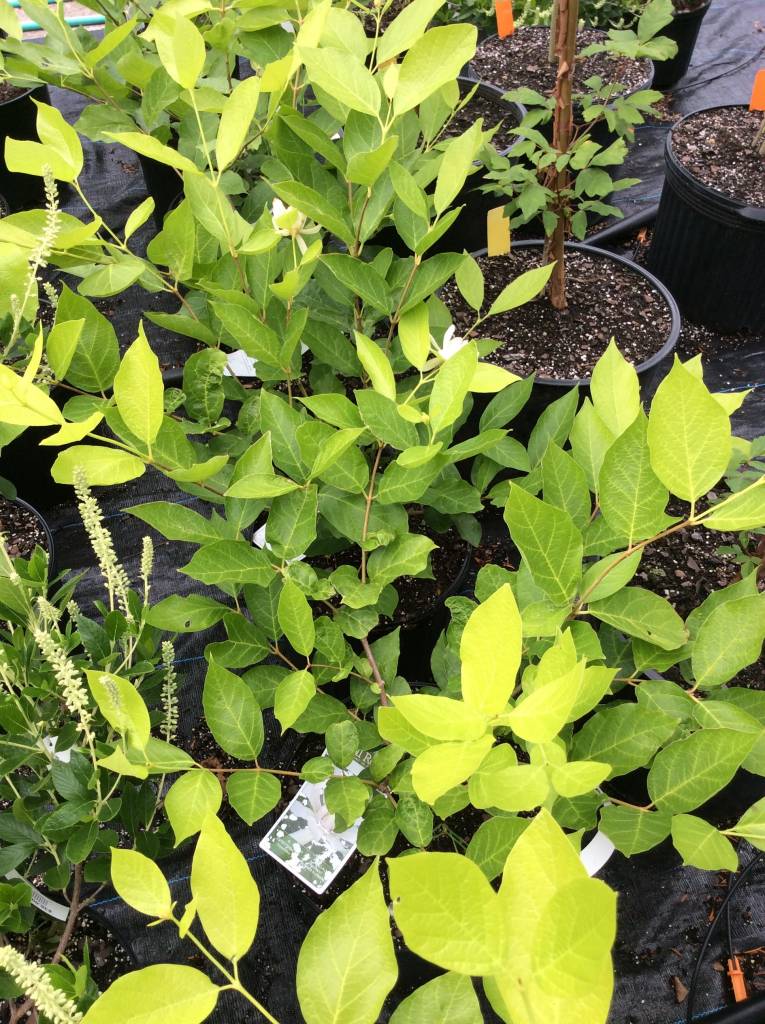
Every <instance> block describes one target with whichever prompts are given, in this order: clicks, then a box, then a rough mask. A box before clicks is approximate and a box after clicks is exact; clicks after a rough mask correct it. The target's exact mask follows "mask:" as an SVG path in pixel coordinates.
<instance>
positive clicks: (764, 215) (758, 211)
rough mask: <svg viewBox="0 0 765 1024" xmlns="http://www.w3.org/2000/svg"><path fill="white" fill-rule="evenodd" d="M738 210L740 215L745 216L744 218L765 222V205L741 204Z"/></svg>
mask: <svg viewBox="0 0 765 1024" xmlns="http://www.w3.org/2000/svg"><path fill="white" fill-rule="evenodd" d="M737 212H738V215H739V217H743V218H744V220H753V221H756V222H757V223H758V224H765V206H740V207H739V209H738V211H737Z"/></svg>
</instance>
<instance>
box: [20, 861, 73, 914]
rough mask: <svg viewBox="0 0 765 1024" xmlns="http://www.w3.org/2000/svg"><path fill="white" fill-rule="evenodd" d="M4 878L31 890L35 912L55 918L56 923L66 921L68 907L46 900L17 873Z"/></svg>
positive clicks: (45, 897) (46, 898)
mask: <svg viewBox="0 0 765 1024" xmlns="http://www.w3.org/2000/svg"><path fill="white" fill-rule="evenodd" d="M5 877H6V878H11V879H13V881H14V882H23V883H24V885H28V886H29V888H30V889H31V890H32V906H33V907H34V908H35V909H36V910H40V911H42V913H43V914H47V915H48V917H55V918H56V920H57V921H66V919H67V917H69V907H65V906H64V904H63V903H56V902H55V900H51V899H48V897H47V896H43V894H42V893H41V892H40V891H39V890H38V889H36V888H35V887H34V886H33V885H32V883H31V882H28V881H27V880H26V878H24V877H23V876H22V875H20V874H19V873H18V871H16V870H13V871H9V872H8V873H7V875H6V876H5Z"/></svg>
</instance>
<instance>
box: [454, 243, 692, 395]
mask: <svg viewBox="0 0 765 1024" xmlns="http://www.w3.org/2000/svg"><path fill="white" fill-rule="evenodd" d="M543 245H544V240H543V239H525V240H524V241H522V242H515V243H513V248H514V249H531V248H532V247H534V248H536V247H542V246H543ZM566 248H567V249H568V250H573V251H574V252H583V253H585V254H587V255H589V256H604V257H606V259H610V260H613V261H614V262H615V263H622V264H624V265H625V266H626V267H628V268H629V269H630V270H633V271H634V272H635V273H636V274H637V275H638V276H639V277H644V278H645V279H646V280H647V281H648V283H649V284H650V285H651V287H652V288H653V289H654V291H657V292H658V293H659V294H660V295H661V297H662V298H663V299H664V301H665V303H666V304H667V306H668V308H669V312H670V316H671V318H672V324H671V326H670V329H669V335H668V337H667V339H666V341H665V342H664V344H663V345H662V346H661V348H660V349H659V350H658V352H654V354H653V355H652V356H649V357H648V359H645V360H644V361H643V362H642V363H639V364H638V365H637V366H636V367H635V371H636V372H637V373H638V374H641V373H645V372H646V371H647V370H652V369H653V368H654V367H655V366H658V364H659V363H660V362H661V361H662V360H663V359H666V358H667V356H669V355H670V354H671V353H672V352H673V351H674V348H675V346H676V345H677V339H678V338H679V337H680V330H681V327H682V320H681V317H680V310H679V308H678V305H677V303H676V302H675V300H674V298H673V297H672V294H671V292H670V291H669V289H668V288H667V287H666V285H664V284H662V282H661V281H660V280H659V279H658V278H657V277H654V275H653V274H652V273H651V272H650V271H648V270H646V268H645V267H641V266H640V265H639V264H637V263H635V262H633V260H631V259H628V258H627V257H626V256H621V255H620V254H619V253H615V252H609V251H608V250H607V249H599V248H598V247H597V246H595V245H588V244H587V243H586V242H566ZM471 255H472V256H473V257H477V256H485V255H486V249H485V248H484V249H478V250H477V251H476V252H474V253H471ZM591 382H592V377H579V378H575V377H565V378H554V377H535V378H534V385H535V386H536V385H538V384H545V385H548V386H550V387H560V388H573V387H589V385H590V383H591Z"/></svg>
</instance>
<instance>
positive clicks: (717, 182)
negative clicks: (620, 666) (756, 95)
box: [672, 107, 765, 207]
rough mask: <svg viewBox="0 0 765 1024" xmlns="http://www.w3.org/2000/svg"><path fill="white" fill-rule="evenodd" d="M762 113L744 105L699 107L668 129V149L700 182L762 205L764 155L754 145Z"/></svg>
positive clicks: (763, 197) (764, 195) (745, 201)
mask: <svg viewBox="0 0 765 1024" xmlns="http://www.w3.org/2000/svg"><path fill="white" fill-rule="evenodd" d="M762 116H763V115H762V113H760V112H758V111H756V110H747V109H746V108H745V107H713V108H712V109H711V110H701V111H699V112H698V113H696V114H694V115H693V116H692V117H690V118H688V119H687V120H686V121H683V123H682V124H680V125H678V126H677V127H676V128H674V129H673V130H672V151H673V153H674V154H675V157H676V158H677V160H679V162H680V163H681V164H682V166H683V167H684V168H685V169H686V170H687V171H688V172H689V174H692V175H693V177H694V178H696V179H697V180H698V181H700V182H701V183H702V184H704V185H707V186H708V187H709V188H713V189H714V190H715V191H716V192H719V193H720V194H721V195H724V196H728V198H729V199H737V200H738V201H739V202H742V203H747V204H749V205H750V206H762V207H765V157H761V156H759V155H758V154H757V152H756V150H755V148H754V138H755V133H756V131H757V129H758V127H759V125H760V124H761V123H762Z"/></svg>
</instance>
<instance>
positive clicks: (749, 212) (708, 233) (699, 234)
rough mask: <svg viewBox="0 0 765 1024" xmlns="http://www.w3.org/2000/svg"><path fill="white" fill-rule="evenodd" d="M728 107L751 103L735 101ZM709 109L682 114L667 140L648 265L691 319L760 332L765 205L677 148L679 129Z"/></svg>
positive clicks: (763, 324) (764, 314)
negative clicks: (710, 176) (717, 183)
mask: <svg viewBox="0 0 765 1024" xmlns="http://www.w3.org/2000/svg"><path fill="white" fill-rule="evenodd" d="M706 109H707V110H714V109H719V108H716V107H709V108H706ZM728 109H739V110H741V111H745V110H746V109H747V108H746V107H745V106H744V105H743V104H732V105H730V107H729V108H728ZM705 112H706V111H705V110H702V111H696V112H694V113H693V114H689V115H688V116H687V117H684V118H683V119H682V120H681V121H679V122H678V123H677V125H675V126H674V127H673V129H672V131H671V132H670V133H669V135H668V137H667V143H666V149H665V159H664V163H665V175H666V176H665V179H664V188H663V190H662V194H661V202H660V204H659V212H658V214H657V217H656V225H655V228H654V233H653V238H652V240H651V247H650V249H649V251H648V267H649V269H650V270H651V272H652V273H654V274H655V275H656V276H657V277H658V278H659V279H660V280H661V281H663V282H664V284H665V285H666V286H667V287H668V288H669V289H670V290H671V291H672V294H673V295H674V296H675V298H676V300H677V302H678V305H679V306H680V309H681V310H682V311H683V315H684V316H687V317H688V318H689V319H691V320H695V321H697V322H698V323H702V324H707V325H709V326H711V327H716V328H718V329H720V330H723V331H739V330H744V329H748V330H752V331H761V330H763V328H765V207H762V206H748V205H747V204H746V203H745V202H741V201H739V200H736V199H732V198H730V197H728V196H725V195H723V194H722V193H721V192H719V191H717V190H716V189H713V188H711V187H709V186H708V185H705V184H704V183H703V182H701V181H699V180H698V178H696V177H695V176H694V175H693V174H691V172H690V171H689V170H688V169H687V168H686V167H685V166H683V164H682V163H681V162H680V160H679V159H678V158H677V156H676V154H675V152H674V150H673V146H672V136H673V134H674V132H675V131H677V129H678V128H679V127H680V126H681V125H685V124H687V123H688V122H689V121H691V120H692V119H693V118H694V117H696V116H698V115H699V114H703V113H705ZM763 167H764V168H765V163H764V164H763ZM764 173H765V171H764Z"/></svg>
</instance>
